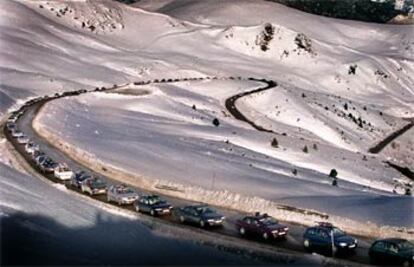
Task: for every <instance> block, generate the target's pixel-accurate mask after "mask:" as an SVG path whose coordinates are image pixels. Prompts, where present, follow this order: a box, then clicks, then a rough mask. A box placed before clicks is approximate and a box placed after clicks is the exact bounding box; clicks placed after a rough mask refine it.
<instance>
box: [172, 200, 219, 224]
mask: <svg viewBox="0 0 414 267" xmlns="http://www.w3.org/2000/svg"><path fill="white" fill-rule="evenodd" d="M176 216H177V217H178V218H179V219H180V222H182V223H184V222H189V223H195V224H198V225H200V227H202V228H204V227H206V226H222V225H223V222H224V219H225V218H224V216H223V215H221V214H219V213H217V212H216V211H215V210H213V209H211V208H210V207H208V206H207V205H192V206H185V207H182V208H179V209H178V210H177V213H176Z"/></svg>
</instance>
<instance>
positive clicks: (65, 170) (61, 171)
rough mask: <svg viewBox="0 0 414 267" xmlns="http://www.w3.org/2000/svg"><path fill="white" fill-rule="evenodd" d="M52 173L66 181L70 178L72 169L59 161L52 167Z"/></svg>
mask: <svg viewBox="0 0 414 267" xmlns="http://www.w3.org/2000/svg"><path fill="white" fill-rule="evenodd" d="M53 175H54V176H55V177H56V178H57V179H59V180H62V181H66V180H70V179H72V176H73V171H72V170H71V169H69V167H68V165H66V164H64V163H61V164H58V166H57V167H56V168H55V169H54V171H53Z"/></svg>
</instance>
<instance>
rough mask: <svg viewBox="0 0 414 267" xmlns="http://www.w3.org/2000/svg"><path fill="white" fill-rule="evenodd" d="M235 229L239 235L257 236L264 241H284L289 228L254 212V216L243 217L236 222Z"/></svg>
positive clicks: (269, 217)
mask: <svg viewBox="0 0 414 267" xmlns="http://www.w3.org/2000/svg"><path fill="white" fill-rule="evenodd" d="M236 228H237V230H238V232H239V233H240V235H243V236H244V235H253V236H259V237H261V238H263V239H265V240H268V239H270V238H272V239H286V236H287V234H288V232H289V227H287V226H286V225H283V224H280V223H279V222H278V221H277V220H276V219H274V218H273V217H271V216H269V215H267V214H266V213H264V214H260V213H259V212H256V213H255V214H254V216H245V217H244V218H241V219H239V220H237V221H236Z"/></svg>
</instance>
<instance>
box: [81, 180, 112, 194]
mask: <svg viewBox="0 0 414 267" xmlns="http://www.w3.org/2000/svg"><path fill="white" fill-rule="evenodd" d="M81 191H82V192H83V193H89V195H91V196H93V195H100V194H106V191H107V186H106V183H105V181H104V180H102V179H101V178H98V177H90V178H88V179H86V180H85V181H83V182H82V183H81Z"/></svg>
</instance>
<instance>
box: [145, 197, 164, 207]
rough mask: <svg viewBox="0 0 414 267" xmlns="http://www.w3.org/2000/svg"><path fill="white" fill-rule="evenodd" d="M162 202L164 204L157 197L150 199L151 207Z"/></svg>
mask: <svg viewBox="0 0 414 267" xmlns="http://www.w3.org/2000/svg"><path fill="white" fill-rule="evenodd" d="M161 202H162V200H161V199H160V198H159V197H157V196H152V197H149V198H148V203H149V204H150V205H155V204H158V203H161Z"/></svg>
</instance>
